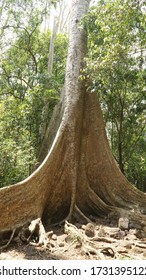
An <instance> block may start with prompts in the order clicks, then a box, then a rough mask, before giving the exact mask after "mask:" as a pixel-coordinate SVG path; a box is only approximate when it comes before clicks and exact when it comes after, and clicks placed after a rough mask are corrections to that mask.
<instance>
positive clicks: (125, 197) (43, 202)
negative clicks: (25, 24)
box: [0, 0, 146, 232]
mask: <svg viewBox="0 0 146 280" xmlns="http://www.w3.org/2000/svg"><path fill="white" fill-rule="evenodd" d="M89 2H90V1H89V0H84V1H82V0H72V13H71V24H70V27H71V30H70V37H69V49H68V59H67V67H66V80H65V87H64V91H63V94H62V100H61V104H62V105H61V114H59V121H58V122H57V132H56V134H55V135H54V132H53V134H52V131H53V128H52V131H50V134H51V135H53V137H54V140H53V142H52V137H51V142H52V144H51V146H50V147H49V151H48V154H47V156H46V158H45V159H44V161H43V162H42V164H41V165H40V166H39V167H38V169H37V170H36V171H35V172H34V173H33V174H32V175H31V176H29V177H28V178H27V179H26V180H24V181H22V182H20V183H18V184H15V185H13V186H8V187H5V188H3V189H1V190H0V232H5V231H9V230H12V231H13V230H14V229H15V228H21V227H22V226H23V225H25V224H27V223H28V222H31V221H32V220H35V219H38V218H41V219H42V220H45V221H47V223H49V224H52V223H56V222H60V221H62V220H63V219H71V217H72V215H73V214H74V213H75V214H76V215H80V216H81V217H82V218H83V217H84V218H85V217H86V216H90V215H91V214H92V215H94V216H95V215H97V216H101V215H102V216H105V215H106V216H109V217H110V218H114V219H118V218H119V217H123V216H124V217H125V216H126V217H128V218H129V219H130V221H131V223H132V222H134V223H136V222H137V223H139V224H140V226H141V227H143V226H144V225H145V223H146V216H145V215H144V214H142V212H143V213H144V212H145V211H146V195H145V194H144V193H142V192H140V191H139V190H138V189H136V188H135V187H134V186H132V185H131V184H130V183H129V182H128V181H127V179H126V178H125V177H124V175H123V174H122V173H121V171H120V169H119V167H118V165H117V163H116V161H115V160H114V157H113V156H112V153H111V151H110V148H109V145H108V141H107V137H106V132H105V125H104V121H103V117H102V112H101V109H100V105H99V102H98V98H97V95H96V94H95V93H91V92H88V90H87V89H86V81H85V80H81V79H80V69H81V68H82V67H83V61H84V57H85V54H86V47H87V34H86V30H85V29H84V28H83V26H81V25H80V19H81V17H82V16H84V15H86V13H87V11H88V6H89ZM56 114H57V113H56ZM55 131H56V129H55ZM46 141H48V138H47V137H46Z"/></svg>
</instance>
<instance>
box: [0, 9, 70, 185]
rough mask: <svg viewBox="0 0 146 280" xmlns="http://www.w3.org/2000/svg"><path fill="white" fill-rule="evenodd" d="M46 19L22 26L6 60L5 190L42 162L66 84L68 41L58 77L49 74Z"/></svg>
mask: <svg viewBox="0 0 146 280" xmlns="http://www.w3.org/2000/svg"><path fill="white" fill-rule="evenodd" d="M39 18H40V14H39V13H38V12H36V13H35V14H33V15H31V17H29V22H28V25H27V26H25V27H23V26H21V24H20V25H19V26H18V28H17V29H16V30H17V36H16V37H15V40H14V41H13V43H12V45H11V46H10V47H9V48H7V49H5V51H4V52H3V55H2V64H1V69H0V76H1V84H0V146H1V149H0V174H1V175H0V187H2V186H3V185H7V184H12V183H14V182H18V181H20V180H22V179H24V178H26V177H27V176H28V175H29V174H30V173H31V172H32V170H33V168H34V165H35V164H36V161H37V153H38V150H39V147H40V143H41V141H42V139H43V137H44V134H45V130H46V127H47V125H48V122H49V120H50V117H51V114H52V111H53V108H54V106H55V104H56V102H57V101H58V99H59V97H60V96H59V93H60V89H61V88H62V86H63V83H64V75H65V61H66V49H67V43H68V42H67V38H66V36H65V35H61V34H58V36H57V39H56V42H55V55H54V72H53V76H52V77H50V76H49V74H48V50H49V42H50V35H51V33H50V31H49V30H47V31H41V28H40V25H41V21H39Z"/></svg>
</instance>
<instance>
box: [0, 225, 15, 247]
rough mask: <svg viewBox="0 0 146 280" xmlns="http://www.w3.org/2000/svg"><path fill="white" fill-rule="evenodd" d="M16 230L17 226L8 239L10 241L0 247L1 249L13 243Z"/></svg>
mask: <svg viewBox="0 0 146 280" xmlns="http://www.w3.org/2000/svg"><path fill="white" fill-rule="evenodd" d="M15 232H16V228H15V229H13V231H12V233H11V236H10V239H9V240H8V242H7V243H6V244H5V245H3V246H1V247H0V250H3V249H6V248H7V247H8V246H9V245H10V243H11V241H12V239H13V237H14V234H15Z"/></svg>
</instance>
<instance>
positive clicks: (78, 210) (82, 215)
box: [75, 205, 92, 223]
mask: <svg viewBox="0 0 146 280" xmlns="http://www.w3.org/2000/svg"><path fill="white" fill-rule="evenodd" d="M75 211H76V212H77V214H78V215H80V216H81V217H82V218H83V219H84V220H85V221H86V222H87V223H92V221H91V220H90V219H89V218H88V217H87V216H86V215H85V214H84V213H83V212H82V211H81V210H80V209H79V208H78V206H77V205H75Z"/></svg>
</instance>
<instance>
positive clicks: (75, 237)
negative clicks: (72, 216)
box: [0, 220, 146, 260]
mask: <svg viewBox="0 0 146 280" xmlns="http://www.w3.org/2000/svg"><path fill="white" fill-rule="evenodd" d="M124 227H125V228H124ZM124 227H123V226H114V225H112V224H109V223H108V222H107V220H96V222H94V223H87V224H80V223H76V224H74V225H73V224H70V223H68V222H65V224H64V225H61V226H56V227H54V228H48V229H47V244H45V246H44V245H39V244H38V243H37V242H36V237H35V236H32V239H31V242H30V243H28V244H24V243H23V242H22V241H21V240H20V239H19V238H18V237H17V238H14V239H13V240H12V242H11V243H10V245H9V246H8V247H7V248H6V249H1V250H0V260H22V259H26V260H53V259H55V260H97V259H100V260H105V259H120V260H122V259H128V260H145V259H146V233H144V232H143V231H142V230H140V229H139V230H138V229H128V228H127V229H126V225H125V226H124Z"/></svg>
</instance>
